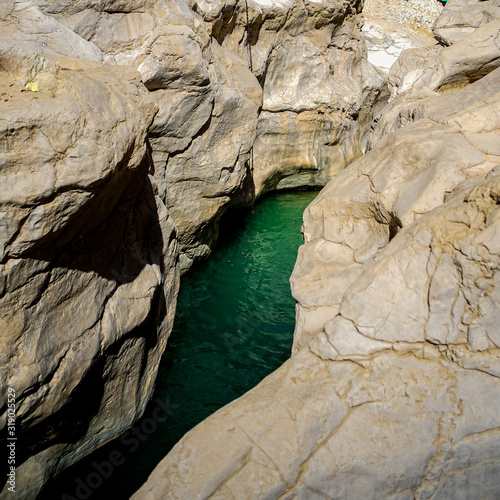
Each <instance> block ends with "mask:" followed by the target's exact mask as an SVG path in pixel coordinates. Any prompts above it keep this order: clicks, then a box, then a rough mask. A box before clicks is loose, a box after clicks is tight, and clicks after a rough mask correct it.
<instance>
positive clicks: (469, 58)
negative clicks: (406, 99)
mask: <svg viewBox="0 0 500 500" xmlns="http://www.w3.org/2000/svg"><path fill="white" fill-rule="evenodd" d="M499 33H500V18H497V19H493V20H492V21H490V22H489V23H487V24H485V25H483V26H481V27H480V28H478V29H476V30H474V31H473V32H472V33H470V34H469V35H467V36H466V37H465V38H463V39H462V40H460V41H458V42H457V43H455V44H454V45H451V46H449V47H445V48H438V47H432V48H430V49H428V48H427V49H426V48H424V49H410V50H407V51H404V52H403V53H402V54H401V57H399V59H398V60H397V62H396V63H395V64H394V65H393V66H392V67H391V71H390V72H389V86H390V88H391V96H392V97H395V96H397V95H399V94H401V93H404V92H408V91H411V92H415V91H417V90H420V89H430V90H434V91H437V92H439V93H445V92H449V91H451V90H453V89H456V88H460V87H464V86H466V85H468V84H470V83H472V82H474V81H476V80H479V79H480V78H482V77H483V76H485V75H487V74H488V73H490V72H491V71H493V70H494V69H496V68H498V67H499V66H500V34H499Z"/></svg>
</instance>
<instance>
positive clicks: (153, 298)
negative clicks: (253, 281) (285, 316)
mask: <svg viewBox="0 0 500 500" xmlns="http://www.w3.org/2000/svg"><path fill="white" fill-rule="evenodd" d="M370 1H371V4H370V5H369V3H368V0H367V8H366V15H365V14H364V8H365V6H364V5H363V2H362V1H357V0H350V1H344V2H341V1H340V0H319V1H318V0H314V1H313V0H211V1H209V0H200V1H197V0H187V1H185V0H101V1H98V0H82V1H78V2H74V1H70V0H4V1H3V2H2V3H1V4H0V94H1V95H0V97H1V100H0V145H1V147H0V178H1V183H0V193H1V199H0V250H1V260H0V332H1V336H0V339H1V340H0V342H1V349H0V353H1V363H0V371H1V377H0V406H1V410H0V411H1V417H0V428H2V434H1V444H2V449H3V450H4V452H3V455H4V459H3V461H4V463H5V466H6V469H7V474H6V475H4V482H3V483H2V490H1V493H0V498H1V499H2V500H3V499H10V498H16V499H17V498H22V499H24V498H26V499H34V498H43V495H44V494H46V495H47V494H48V495H49V496H50V495H51V493H50V492H49V493H47V492H48V491H55V490H53V489H51V490H47V489H46V490H45V492H44V488H46V487H47V486H48V487H49V488H54V487H56V488H57V482H58V478H61V477H63V476H61V474H64V470H65V469H68V468H69V467H71V466H72V465H73V464H75V463H77V462H78V461H79V460H82V459H85V457H87V456H89V457H91V456H92V455H91V453H92V452H94V451H95V450H97V449H99V448H100V447H102V446H103V445H106V443H112V442H113V439H115V438H117V437H119V436H123V435H124V433H126V432H131V430H134V429H137V427H134V426H136V425H137V422H141V420H139V419H140V418H141V417H142V416H143V415H144V412H145V411H147V413H146V417H148V416H149V417H150V418H152V415H153V413H151V412H153V411H154V410H155V409H156V410H158V408H159V407H161V408H162V409H163V412H164V414H165V415H166V417H168V418H166V420H165V419H164V420H165V423H164V426H165V428H167V429H168V425H169V418H170V417H171V413H172V411H173V409H172V404H177V403H172V400H173V399H172V398H173V397H170V396H169V398H167V399H168V401H166V400H165V398H164V399H163V400H161V404H160V403H158V397H157V395H158V392H155V384H156V383H157V378H158V371H159V367H160V360H161V358H162V356H163V353H164V352H165V349H166V347H167V343H168V342H169V336H170V334H171V332H172V329H173V326H174V316H175V313H176V304H177V297H178V294H179V286H180V283H181V282H182V283H183V285H182V287H181V289H182V290H181V295H180V297H181V298H180V300H182V294H183V293H185V290H186V291H187V290H188V289H189V285H184V283H186V284H187V283H188V282H189V281H188V280H190V279H194V276H195V275H196V272H198V269H199V268H200V266H207V265H208V266H209V265H216V263H217V260H216V259H217V258H218V257H217V256H218V255H222V254H220V253H218V252H215V254H214V257H213V258H212V257H209V256H210V255H211V254H212V253H213V252H214V250H215V249H216V246H217V241H218V236H219V226H221V225H222V226H224V225H225V221H227V220H228V218H229V217H233V218H236V219H238V218H239V219H241V218H242V217H243V216H242V214H243V213H244V211H245V210H246V212H245V213H247V214H248V213H250V212H249V210H250V211H251V208H249V207H251V206H253V205H254V204H256V208H255V210H256V211H258V210H260V207H261V205H262V206H263V205H264V204H265V203H267V202H268V200H269V199H270V198H269V197H268V196H267V195H266V194H267V193H270V192H273V191H276V190H278V191H280V190H293V189H298V188H323V189H322V190H321V192H320V193H319V195H318V196H317V197H316V198H315V199H314V201H313V202H312V203H310V204H309V206H308V207H307V209H306V210H305V212H304V222H303V227H302V233H303V238H304V244H303V245H302V246H301V247H300V249H299V251H298V255H297V258H296V262H295V268H294V270H293V274H292V275H291V278H290V284H291V292H292V295H293V298H294V299H295V302H296V311H295V332H294V333H293V346H292V345H291V344H292V338H291V335H292V331H291V330H292V329H293V325H290V326H291V329H290V332H289V335H290V344H289V346H290V347H289V349H291V350H292V355H291V357H290V358H289V359H288V360H286V361H285V362H284V363H283V364H281V363H282V362H283V361H284V360H285V359H286V358H287V357H288V356H286V355H285V356H284V357H283V358H280V357H279V356H281V354H280V355H279V356H278V358H277V361H276V364H275V365H274V366H272V369H274V368H276V370H275V371H274V372H273V373H272V374H270V375H269V376H267V377H266V378H265V379H264V380H262V382H260V383H258V384H257V385H256V386H255V387H254V388H253V389H251V390H249V391H248V392H246V393H245V394H243V395H241V394H242V393H243V392H244V391H247V390H248V389H250V387H252V386H253V385H254V384H255V383H257V382H258V381H259V379H255V380H252V382H251V383H250V384H248V385H246V386H245V387H244V388H243V386H242V390H241V392H238V391H237V392H236V393H235V394H234V397H237V398H238V399H235V400H234V401H232V402H231V403H229V404H227V405H226V406H223V407H222V408H221V409H219V410H218V411H216V412H215V413H214V414H213V415H211V416H208V418H206V419H205V420H203V421H202V422H201V423H199V424H198V425H197V426H196V427H194V428H193V429H192V430H191V431H189V432H188V433H187V434H186V435H185V436H184V437H183V438H182V439H181V440H180V441H179V442H178V443H177V444H176V445H175V446H174V447H173V449H172V450H171V451H169V453H168V454H167V455H166V456H165V457H164V458H163V459H162V460H161V461H160V462H159V463H158V465H157V466H156V468H155V469H154V471H153V472H152V474H151V475H150V476H149V478H148V479H147V481H146V482H145V483H144V484H143V485H142V486H140V484H138V485H137V487H139V486H140V488H139V489H138V491H136V492H135V493H134V494H133V496H132V498H133V499H134V500H143V499H144V500H153V499H160V498H161V499H163V498H172V499H186V500H192V499H206V498H211V499H216V498H220V499H227V498H237V499H261V498H269V499H278V498H281V499H285V498H299V499H316V498H317V499H320V498H339V499H360V498H363V499H369V498H372V499H379V498H391V499H398V500H403V499H414V498H418V499H424V498H425V499H431V498H432V499H448V498H449V499H471V498H474V499H475V498H488V499H489V498H491V499H496V498H498V496H499V495H500V479H499V478H500V412H499V408H500V381H499V377H500V327H499V326H498V325H499V324H500V291H499V290H500V287H497V285H499V283H500V274H499V266H500V226H499V224H500V216H499V214H500V209H499V208H498V205H499V204H500V166H499V165H500V140H499V139H500V68H499V66H500V34H499V33H500V3H499V2H498V0H486V1H476V0H449V2H448V3H447V5H446V7H445V8H444V10H443V11H442V13H441V14H440V15H439V17H437V19H436V20H435V22H434V24H433V26H432V33H431V31H430V30H429V29H428V27H426V26H418V25H416V24H415V22H413V24H412V23H410V24H409V25H407V26H406V27H405V26H403V25H401V24H395V23H394V21H391V20H390V19H389V20H388V19H383V18H379V17H377V16H376V15H375V14H376V13H377V8H378V7H377V5H379V6H380V5H381V4H380V3H379V4H377V2H375V1H374V0H370ZM418 1H419V2H424V0H418ZM403 3H404V2H403ZM410 3H411V2H410ZM422 5H424V4H423V3H422ZM417 9H418V4H417ZM433 9H434V10H435V9H436V7H435V6H434V7H433ZM374 13H375V14H374ZM436 16H437V15H436ZM382 17H383V16H382ZM425 22H427V21H425ZM271 196H275V195H274V194H273V195H271ZM285 196H292V195H285ZM262 200H263V201H262ZM311 200H312V198H311ZM261 202H262V204H260V203H261ZM308 203H309V201H308ZM304 206H305V204H304ZM301 210H302V209H301ZM275 217H276V219H277V221H280V220H281V219H282V215H279V214H278V215H276V216H275ZM252 220H254V219H252ZM255 220H258V218H256V219H255ZM271 222H272V221H271V219H269V220H267V221H266V222H265V224H267V225H271ZM249 224H250V223H249ZM299 225H300V224H299ZM296 229H297V230H298V227H297V228H296ZM277 239H279V240H280V241H279V243H280V244H282V245H285V246H289V247H290V248H291V247H293V245H295V243H294V244H293V245H292V244H291V243H288V241H287V237H285V236H278V237H277ZM264 240H265V237H264V236H263V235H262V234H261V233H257V235H256V236H255V239H254V245H256V246H258V244H259V243H262V242H263V241H264ZM271 246H272V244H271ZM285 246H283V247H280V246H279V245H278V243H276V248H275V249H274V250H277V251H278V253H277V256H276V257H273V259H276V260H277V261H279V262H276V264H275V265H274V264H273V261H272V260H271V261H266V263H265V264H264V263H263V260H262V259H261V260H259V259H257V260H256V263H255V266H256V267H255V269H252V273H258V272H260V270H261V268H265V267H267V268H268V271H270V272H271V275H272V273H273V270H274V273H275V276H274V277H273V279H276V280H279V283H281V284H283V283H285V285H286V284H287V283H286V282H287V280H288V271H286V272H285V271H280V269H281V268H280V265H281V264H282V262H281V258H283V261H285V260H286V259H285V257H284V254H283V257H281V253H280V252H282V251H281V250H280V248H285ZM290 248H288V249H290ZM295 248H296V247H293V248H292V255H293V254H294V253H295V252H296V249H295ZM283 252H284V251H283ZM207 258H209V260H208V262H206V263H202V264H200V263H201V262H202V261H204V260H205V259H207ZM210 259H212V260H210ZM293 260H294V261H295V258H293ZM211 263H213V264H211ZM218 265H219V266H221V267H227V268H228V269H225V271H226V272H229V276H231V269H230V268H231V263H230V262H228V261H225V262H221V261H220V262H219V264H218ZM285 274H286V276H285V277H284V278H283V276H281V275H285ZM181 275H183V278H182V280H181V278H180V276H181ZM234 276H236V275H234ZM204 279H205V280H206V278H204ZM214 279H215V278H214ZM235 279H236V278H235ZM203 286H204V285H203V284H202V282H200V281H198V282H196V284H194V285H193V286H192V288H191V290H192V293H193V294H196V293H198V292H201V290H203ZM222 286H223V287H224V288H226V289H227V288H228V287H229V286H230V285H228V283H227V282H223V284H222ZM249 286H250V285H249ZM279 286H281V285H279ZM183 287H184V288H183ZM244 288H245V285H243V291H244ZM226 291H227V290H226ZM235 293H236V292H235ZM243 293H244V292H243ZM252 300H256V302H250V301H249V303H248V304H247V306H248V307H250V308H251V309H255V310H258V309H259V308H262V309H264V310H265V309H270V306H268V301H269V300H270V297H269V292H266V293H265V294H263V295H262V296H261V297H260V299H259V298H257V299H252ZM224 301H225V302H228V301H229V299H224ZM242 302H243V303H244V300H243V301H242ZM182 307H185V309H184V310H182ZM290 307H291V309H290V311H291V315H292V316H293V300H291V302H290ZM208 309H216V305H214V304H213V303H212V305H211V306H209V308H208ZM182 314H184V317H190V316H195V315H196V314H199V315H202V316H207V315H208V312H204V310H203V308H202V306H201V305H200V303H199V302H192V301H189V300H188V301H187V305H186V303H184V305H182V304H181V303H180V305H179V315H178V317H182ZM213 314H214V315H216V314H217V312H216V310H214V311H213ZM222 314H223V315H225V314H226V313H222ZM231 321H233V323H234V332H235V339H237V338H238V327H241V326H242V324H243V326H244V325H246V326H250V328H246V330H247V331H250V335H249V336H248V338H247V340H248V341H249V342H253V343H254V344H255V345H256V346H257V347H262V348H264V349H265V348H266V346H265V345H264V343H265V342H266V340H265V339H264V338H263V337H262V334H263V333H266V329H265V328H262V326H263V323H261V320H260V319H256V317H252V319H247V318H245V316H244V314H243V313H239V312H238V313H236V316H234V317H233V319H232V320H231ZM238 323H240V324H238ZM176 325H177V326H176V327H175V328H177V330H176V331H175V333H174V335H172V338H171V341H172V351H171V352H175V345H176V342H178V340H176V339H177V338H179V336H182V335H183V334H184V335H188V332H187V327H185V326H182V325H183V324H182V321H181V322H180V323H179V320H177V323H176ZM179 325H181V326H179ZM217 325H218V324H217ZM197 328H198V329H200V327H197ZM224 328H225V327H224ZM215 330H216V331H214V332H212V334H211V333H210V332H209V331H207V332H203V331H202V332H201V334H202V335H201V336H200V337H199V338H198V340H196V342H197V343H201V342H202V339H203V338H204V336H203V333H205V335H207V336H210V335H211V338H212V337H215V336H216V334H218V333H221V332H222V330H223V327H222V326H220V325H218V326H216V327H215ZM226 333H227V332H226ZM228 335H229V336H228V337H225V338H226V341H227V342H230V343H232V340H228V339H231V337H230V331H229V333H228ZM275 335H277V332H272V334H271V337H273V338H275ZM227 342H226V343H227ZM260 343H262V346H260V345H259V344H260ZM245 349H247V347H245V346H242V345H238V347H237V348H235V349H233V352H236V353H237V354H238V357H239V356H243V355H244V354H248V353H246V352H244V350H245ZM188 350H191V348H188ZM193 350H194V348H193ZM169 352H170V351H169ZM202 352H203V351H202ZM179 356H182V354H181V353H179ZM264 357H265V356H264ZM233 361H234V360H233ZM204 363H207V364H208V363H210V364H211V367H208V366H205V365H204ZM214 364H215V366H214ZM250 364H251V363H250ZM196 365H197V366H201V367H202V369H203V368H205V369H206V371H207V372H210V373H211V374H215V375H216V376H219V377H221V376H222V377H224V375H223V373H225V372H224V371H223V369H222V368H221V367H220V366H217V361H211V362H210V361H209V359H208V356H204V355H203V354H200V356H199V358H198V360H197V361H196ZM233 365H234V362H233ZM184 370H185V371H184V372H183V373H182V375H181V378H183V379H185V381H187V382H193V383H194V382H195V379H196V375H195V362H193V366H192V370H191V369H190V366H189V363H188V364H187V365H186V366H185V368H184ZM267 373H268V372H266V373H262V374H261V376H265V375H266V374H267ZM203 378H204V377H203V376H201V379H203ZM228 378H229V377H228ZM259 378H260V377H259ZM169 383H172V384H174V380H173V379H172V378H169V377H168V376H167V377H166V378H165V379H161V381H160V382H159V383H158V386H159V387H161V386H165V385H166V386H168V385H169ZM157 390H159V389H157ZM204 390H205V389H202V390H201V392H203V391H204ZM225 390H226V389H224V391H225ZM240 395H241V397H239V396H240ZM209 398H210V396H209ZM230 399H232V397H228V399H227V401H230ZM155 402H156V403H155ZM225 402H226V401H222V400H221V404H223V403H225ZM169 405H170V406H169ZM219 406H220V405H219ZM213 409H216V408H213ZM176 411H178V412H179V414H182V411H186V412H187V415H186V417H185V418H184V420H186V421H187V420H189V418H190V416H192V415H193V412H194V410H191V409H189V406H186V407H185V408H184V409H179V408H177V407H176ZM157 414H158V415H159V414H160V412H159V411H158V412H157ZM165 415H164V416H165ZM203 416H205V415H203ZM200 418H201V417H200ZM145 421H146V420H145V419H143V420H142V422H145ZM171 423H172V426H173V419H171ZM193 423H196V422H194V421H193ZM184 430H187V429H184ZM183 432H184V431H183ZM172 434H174V431H172ZM181 434H182V433H181ZM179 437H180V435H179ZM148 441H149V442H150V443H156V442H157V441H159V442H161V441H162V439H161V438H160V437H159V436H158V435H157V434H152V435H151V436H150V437H149V438H148ZM172 444H173V443H172ZM108 446H114V445H108ZM169 447H170V446H165V454H166V452H167V451H168V448H169ZM103 449H106V448H103ZM114 451H117V450H114ZM112 452H113V450H111V449H109V452H108V455H107V457H111V455H110V454H109V453H112ZM117 452H118V451H117ZM117 456H118V455H115V458H116V461H118V458H117ZM159 458H161V456H160V457H159ZM109 460H111V462H112V461H113V460H112V459H111V458H109ZM111 462H110V463H111ZM153 466H154V464H153ZM117 468H118V467H117ZM106 474H107V473H105V472H102V471H101V479H106V482H107V484H108V486H107V487H108V490H107V491H108V492H109V491H112V485H113V481H121V480H120V479H119V477H120V476H119V474H118V472H116V473H113V474H112V473H110V474H109V476H110V477H109V478H108V477H105V476H106ZM87 477H89V476H88V474H87V475H85V474H84V482H85V480H86V478H87ZM145 479H146V478H144V480H145ZM54 485H56V486H54ZM85 486H86V488H87V490H89V489H90V490H92V489H94V490H95V492H94V495H93V496H92V498H100V496H99V489H98V488H93V487H91V486H89V485H88V484H86V485H85ZM110 488H111V489H110ZM134 489H135V487H134ZM101 491H104V489H103V490H101ZM129 493H130V494H132V493H133V491H130V492H127V493H126V495H127V496H128V495H129ZM65 494H66V495H68V494H71V495H73V498H90V495H86V490H85V489H83V490H81V491H80V493H77V492H75V490H72V491H69V492H68V491H62V490H61V491H58V492H57V497H61V498H65V500H68V497H67V496H66V497H64V495H65ZM102 495H104V493H102ZM123 495H125V493H123ZM107 496H109V493H108V495H107Z"/></svg>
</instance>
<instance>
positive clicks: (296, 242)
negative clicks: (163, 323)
mask: <svg viewBox="0 0 500 500" xmlns="http://www.w3.org/2000/svg"><path fill="white" fill-rule="evenodd" d="M316 194H317V192H285V193H283V192H282V193H275V194H271V195H269V196H266V197H264V199H262V200H261V201H260V202H259V203H258V204H257V205H256V206H255V208H254V212H253V213H252V210H250V209H249V210H245V211H239V212H233V214H232V215H231V216H230V217H226V219H225V220H224V221H223V223H222V224H221V237H220V239H219V244H218V248H217V250H216V251H215V252H214V254H213V255H212V256H211V258H210V259H209V260H208V261H206V262H204V263H202V264H199V265H197V266H195V267H194V268H193V269H192V270H191V271H190V272H189V273H188V274H187V275H186V276H184V277H183V278H182V280H181V290H180V294H179V299H178V306H177V314H176V319H175V325H174V330H173V332H172V335H171V337H170V339H169V344H168V346H167V350H166V352H165V355H164V357H163V360H162V364H161V366H160V372H159V376H158V382H157V387H156V391H155V396H154V398H153V402H152V403H151V404H150V406H149V407H148V409H147V411H146V414H145V416H144V418H143V419H142V421H139V422H138V423H137V424H136V425H135V426H134V428H132V430H131V431H129V432H127V433H126V434H125V435H124V436H122V437H121V438H118V439H117V440H115V441H113V442H111V443H109V444H108V445H106V446H105V447H103V448H101V449H100V450H98V451H97V452H95V453H93V454H92V455H90V456H89V457H86V458H85V459H83V460H82V461H80V462H79V463H78V464H76V465H75V466H73V467H71V468H70V469H68V470H67V471H65V472H64V473H63V474H62V475H61V476H60V477H59V478H58V479H57V480H56V481H55V482H54V484H53V485H51V486H50V487H49V488H48V490H47V491H46V493H45V494H44V496H43V498H44V499H49V498H50V499H51V500H53V499H56V498H63V499H65V500H71V499H72V498H80V499H86V498H92V499H96V498H117V499H126V498H129V497H130V495H131V494H132V493H133V492H134V491H136V490H137V489H138V488H139V487H140V486H141V484H143V483H144V481H145V480H146V479H147V477H148V475H149V474H150V473H151V471H152V470H153V468H154V467H155V466H156V464H157V463H158V462H159V461H160V460H161V459H162V458H163V457H164V456H165V455H166V453H167V452H168V451H169V450H170V449H171V448H172V447H173V446H174V445H175V443H176V442H177V441H179V439H180V438H181V437H182V436H183V435H184V434H185V433H186V432H187V431H188V430H189V429H191V428H192V427H193V426H195V425H196V424H197V423H198V422H200V421H201V420H203V419H204V418H206V417H207V416H208V415H210V414H211V413H213V412H214V411H216V410H217V409H219V408H220V407H221V406H223V405H225V404H227V403H229V402H230V401H232V400H233V399H235V398H237V397H239V396H241V395H242V394H243V393H245V392H246V391H248V390H249V389H251V388H252V387H254V386H255V385H256V384H257V383H259V382H260V381H261V380H262V379H263V378H264V377H265V376H266V375H268V374H269V373H271V372H272V371H273V370H275V369H276V368H277V367H278V366H280V365H281V364H282V363H283V362H284V361H285V360H286V359H287V358H288V357H289V356H290V350H291V345H292V335H293V330H294V322H295V321H294V320H295V307H294V300H293V298H292V296H291V294H290V285H289V278H290V274H291V272H292V270H293V266H294V263H295V259H296V256H297V249H298V247H299V246H300V245H301V243H302V235H301V233H300V228H301V224H302V213H303V211H304V209H305V208H306V206H307V205H308V204H309V203H310V202H311V201H312V200H313V199H314V198H315V196H316Z"/></svg>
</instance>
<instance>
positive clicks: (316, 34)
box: [37, 0, 384, 269]
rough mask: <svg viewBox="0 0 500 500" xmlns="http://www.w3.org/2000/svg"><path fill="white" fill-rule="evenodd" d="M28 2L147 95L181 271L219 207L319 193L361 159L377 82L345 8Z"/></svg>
mask: <svg viewBox="0 0 500 500" xmlns="http://www.w3.org/2000/svg"><path fill="white" fill-rule="evenodd" d="M37 3H38V4H39V5H40V8H41V9H42V10H43V11H44V12H46V13H48V14H50V15H52V16H55V17H56V18H57V19H58V20H59V21H60V22H61V23H62V24H64V26H66V27H67V28H69V29H71V30H73V31H74V32H75V33H77V34H79V35H81V36H82V37H84V38H85V39H86V40H88V41H89V42H91V43H93V44H95V45H96V46H97V47H98V48H99V49H100V51H101V52H102V54H103V57H104V59H105V60H107V61H111V62H113V63H116V64H128V65H131V66H133V67H134V68H136V69H137V70H138V71H139V72H140V73H141V75H142V80H143V82H144V84H145V85H146V87H148V89H150V91H151V92H152V96H153V99H154V100H155V102H157V103H158V105H159V113H158V114H157V115H156V117H155V121H154V123H153V125H152V128H151V146H152V149H153V157H154V161H155V179H156V183H157V185H158V190H159V191H158V194H159V196H160V198H161V199H162V201H163V202H164V203H165V205H166V206H167V208H168V209H169V211H170V212H171V214H172V216H173V218H174V220H175V222H176V225H177V227H178V230H179V240H180V247H181V252H182V259H181V260H182V267H183V269H187V268H188V267H189V266H190V265H191V264H192V262H193V260H195V259H200V258H203V257H206V256H207V255H208V254H209V253H210V251H211V249H212V247H213V245H214V243H215V240H216V238H217V227H218V221H219V219H220V217H221V215H222V214H223V213H224V212H225V211H226V210H227V209H228V208H229V207H231V206H233V205H235V204H236V205H238V204H242V203H250V202H251V201H252V200H253V199H254V198H255V197H256V196H258V195H259V194H261V193H263V192H265V191H268V190H270V189H274V188H276V187H278V188H287V187H293V186H301V185H321V186H322V185H324V184H325V183H326V182H327V181H328V180H330V179H331V178H332V176H333V175H335V174H336V173H337V172H338V171H340V170H341V169H342V168H344V166H345V165H346V164H347V163H348V162H350V161H352V160H353V159H355V158H357V157H358V156H360V154H361V152H362V149H363V144H364V142H363V140H364V136H365V132H366V127H367V126H368V124H369V123H370V121H371V107H372V105H373V103H374V102H375V101H376V99H377V98H378V95H379V92H380V89H381V87H382V86H383V85H384V79H383V78H381V77H380V76H379V75H378V74H377V72H376V71H375V70H374V69H373V68H372V66H371V65H370V64H369V63H368V62H367V61H366V50H365V46H364V40H363V37H362V35H361V34H360V29H359V26H360V23H361V20H360V16H359V13H360V9H361V4H359V3H357V2H355V3H346V2H344V3H342V2H340V1H335V2H333V3H332V2H326V1H319V2H306V3H304V2H302V1H287V2H263V1H254V0H249V1H248V2H243V1H230V2H222V1H217V2H197V3H193V4H189V5H188V4H186V3H185V2H184V1H183V0H155V1H151V0H149V1H138V2H120V3H118V6H117V3H116V2H104V3H100V2H87V3H81V4H76V5H75V4H74V2H68V1H66V0H64V1H63V0H60V1H58V2H46V1H42V0H39V1H38V2H37ZM341 137H342V138H343V139H342V140H341V139H340V138H341Z"/></svg>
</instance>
